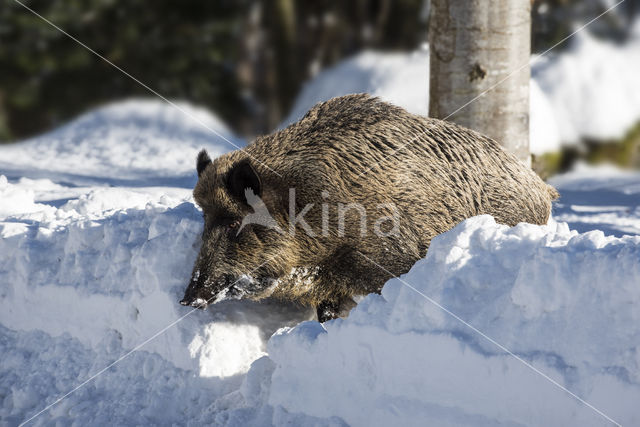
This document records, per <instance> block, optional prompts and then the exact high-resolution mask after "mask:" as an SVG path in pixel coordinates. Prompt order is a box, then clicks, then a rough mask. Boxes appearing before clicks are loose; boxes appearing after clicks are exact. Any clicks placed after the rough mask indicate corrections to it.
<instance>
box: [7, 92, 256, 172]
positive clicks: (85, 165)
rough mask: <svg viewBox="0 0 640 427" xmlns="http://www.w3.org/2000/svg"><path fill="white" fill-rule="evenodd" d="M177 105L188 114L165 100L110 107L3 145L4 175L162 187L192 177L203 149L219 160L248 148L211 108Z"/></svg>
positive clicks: (120, 104)
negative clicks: (173, 179)
mask: <svg viewBox="0 0 640 427" xmlns="http://www.w3.org/2000/svg"><path fill="white" fill-rule="evenodd" d="M177 105H178V107H179V108H180V109H182V110H183V111H184V113H183V112H182V111H179V110H178V109H176V108H175V107H173V106H171V105H168V104H166V103H165V102H162V101H159V100H129V101H124V102H117V103H113V104H109V105H106V106H104V107H102V108H99V109H97V110H94V111H91V112H89V113H86V114H84V115H82V116H80V117H79V118H77V119H75V120H74V121H72V122H71V123H69V124H67V125H65V126H62V127H60V128H59V129H57V130H55V131H53V132H49V133H47V134H45V135H42V136H39V137H35V138H32V139H30V140H27V141H24V142H21V143H17V144H11V145H5V146H1V147H0V172H2V173H3V174H5V175H8V176H9V177H18V176H24V174H25V173H26V174H29V176H31V177H35V178H38V177H43V176H46V177H51V176H52V174H51V173H52V172H58V173H60V174H62V175H63V176H64V178H65V179H67V180H69V179H71V180H74V181H78V178H79V177H84V178H85V181H86V182H91V183H93V182H95V178H105V177H109V178H111V181H109V182H110V183H112V184H119V183H121V182H122V181H126V180H131V179H138V180H139V179H141V178H147V179H148V180H149V181H151V180H150V179H149V178H151V177H154V178H155V179H156V180H155V183H156V184H157V182H159V181H158V179H161V178H167V177H175V176H186V175H192V174H193V170H194V164H195V160H194V159H195V157H196V155H197V152H198V150H200V149H201V148H207V149H208V150H209V152H210V154H211V155H212V156H217V155H220V154H222V153H224V152H227V151H230V150H233V149H236V148H237V147H241V146H243V145H244V142H243V141H242V140H240V139H239V138H237V137H236V136H234V135H233V134H232V133H231V132H230V131H229V129H228V128H227V127H226V126H225V125H224V124H223V123H222V121H220V119H218V118H217V117H215V116H214V115H212V114H211V113H209V112H207V111H206V110H203V109H199V108H196V107H192V106H189V105H187V104H177ZM185 113H186V114H185ZM212 130H213V131H212ZM214 131H215V133H214ZM225 139H226V140H225Z"/></svg>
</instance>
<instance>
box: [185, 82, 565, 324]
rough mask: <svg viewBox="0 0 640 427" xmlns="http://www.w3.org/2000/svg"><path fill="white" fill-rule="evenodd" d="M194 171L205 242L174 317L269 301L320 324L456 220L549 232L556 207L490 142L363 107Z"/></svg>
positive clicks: (407, 264) (312, 119)
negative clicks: (302, 310)
mask: <svg viewBox="0 0 640 427" xmlns="http://www.w3.org/2000/svg"><path fill="white" fill-rule="evenodd" d="M197 171H198V183H197V184H196V186H195V189H194V191H193V195H194V198H195V201H196V202H197V203H198V205H199V206H200V207H201V208H202V211H203V214H204V231H203V234H202V247H201V249H200V254H199V255H198V258H197V260H196V263H195V266H194V269H193V274H192V278H191V281H190V283H189V285H188V287H187V290H186V292H185V296H184V299H183V300H182V301H181V303H182V304H183V305H190V306H194V307H199V308H205V307H206V306H207V305H208V304H210V303H214V302H218V301H221V300H223V299H228V298H251V299H261V298H264V297H267V296H273V297H277V298H282V299H286V300H292V301H298V302H300V303H302V304H310V305H313V306H315V307H316V309H317V313H318V319H319V320H320V321H324V320H327V319H330V318H333V317H336V316H340V315H344V314H345V313H346V311H347V310H348V309H349V308H350V307H352V306H353V305H354V302H353V297H354V296H358V295H366V294H368V293H371V292H380V289H381V288H382V285H383V284H384V283H385V282H386V281H387V280H388V279H389V278H390V277H392V275H393V276H395V275H400V274H402V273H405V272H407V271H408V270H409V269H410V268H411V266H412V265H413V264H414V263H415V262H416V261H417V260H418V259H420V258H422V257H424V256H425V254H426V252H427V249H428V247H429V242H430V241H431V239H432V238H433V237H434V236H436V235H438V234H440V233H443V232H445V231H447V230H449V229H451V228H452V227H453V226H455V225H456V224H458V223H459V222H461V221H462V220H464V219H466V218H469V217H472V216H475V215H480V214H490V215H493V216H494V217H495V218H496V221H498V222H500V223H503V224H508V225H515V224H517V223H519V222H529V223H533V224H545V223H546V222H547V220H548V218H549V215H550V211H551V202H552V200H553V199H555V198H556V197H557V196H558V193H557V192H556V191H555V189H553V188H552V187H550V186H548V185H547V184H545V183H544V182H543V181H542V180H541V179H540V178H539V177H538V176H537V175H536V174H535V173H534V172H533V171H532V170H531V169H530V168H529V167H528V166H526V165H524V164H522V163H521V162H519V161H518V160H517V159H516V158H515V157H514V156H512V155H511V154H509V153H507V152H505V151H504V150H503V149H502V148H501V147H500V145H499V144H498V143H497V142H495V141H493V140H492V139H490V138H488V137H486V136H483V135H481V134H479V133H477V132H474V131H472V130H469V129H465V128H463V127H460V126H457V125H455V124H453V123H449V122H446V121H441V120H436V119H431V118H426V117H421V116H417V115H413V114H410V113H408V112H407V111H405V110H403V109H402V108H399V107H397V106H394V105H391V104H388V103H385V102H382V101H380V100H378V99H377V98H373V97H371V96H369V95H366V94H359V95H348V96H343V97H339V98H334V99H331V100H329V101H327V102H322V103H319V104H317V105H316V106H315V107H313V108H312V109H311V110H310V111H309V112H308V113H307V114H306V115H305V116H304V117H303V118H302V119H301V120H300V121H299V122H297V123H295V124H293V125H291V126H289V127H287V128H286V129H284V130H280V131H277V132H274V133H273V134H271V135H267V136H262V137H258V138H257V139H256V140H255V141H254V142H252V143H251V144H249V145H248V146H247V147H246V148H245V149H243V150H238V151H234V152H230V153H227V154H225V155H222V156H220V157H218V158H216V159H215V160H213V161H212V160H211V159H210V158H209V156H208V155H207V153H206V152H205V151H202V152H201V153H200V154H199V155H198V159H197ZM373 263H376V264H378V265H379V266H380V267H382V268H383V269H381V268H379V267H378V266H376V265H374V264H373Z"/></svg>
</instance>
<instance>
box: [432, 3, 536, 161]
mask: <svg viewBox="0 0 640 427" xmlns="http://www.w3.org/2000/svg"><path fill="white" fill-rule="evenodd" d="M530 9H531V2H530V0H495V1H492V2H486V1H484V0H432V5H431V18H430V21H429V44H430V52H431V54H430V74H429V75H430V78H429V80H430V82H429V115H430V116H431V117H436V118H440V119H447V120H451V121H453V122H455V123H457V124H460V125H462V126H465V127H468V128H470V129H474V130H476V131H478V132H480V133H483V134H485V135H487V136H489V137H491V138H493V139H495V140H496V141H498V142H499V143H500V144H502V146H503V147H505V148H506V149H507V150H508V151H510V152H511V153H513V154H515V155H516V156H517V157H518V158H519V159H520V160H521V161H523V162H525V163H527V164H530V156H529V77H530V68H529V65H528V61H529V55H530V50H531V47H530V43H531V41H530V35H531V10H530ZM525 64H526V65H525ZM494 85H495V87H494ZM487 90H488V92H486V93H484V94H483V92H485V91H487ZM476 97H478V98H477V99H475V98H476Z"/></svg>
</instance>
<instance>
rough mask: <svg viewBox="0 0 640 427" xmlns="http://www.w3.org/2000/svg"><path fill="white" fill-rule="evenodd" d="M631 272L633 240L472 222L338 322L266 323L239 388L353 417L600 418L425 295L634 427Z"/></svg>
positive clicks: (526, 421) (638, 245) (636, 330)
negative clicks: (267, 331) (275, 326)
mask: <svg viewBox="0 0 640 427" xmlns="http://www.w3.org/2000/svg"><path fill="white" fill-rule="evenodd" d="M372 268H376V267H373V266H372ZM639 277H640V237H629V236H628V237H624V238H615V237H605V236H604V235H603V233H602V232H599V231H593V232H589V233H585V234H578V233H577V232H575V231H569V229H568V227H567V226H566V224H551V225H549V226H534V225H529V224H520V225H518V226H516V227H513V228H509V227H506V226H503V225H497V224H496V223H495V222H494V220H493V218H491V217H489V216H480V217H476V218H472V219H469V220H467V221H465V222H463V223H461V224H460V225H459V226H457V227H456V228H454V229H453V230H451V231H449V232H448V233H445V234H443V235H441V236H438V237H437V238H435V239H434V240H433V242H432V243H431V247H430V248H429V253H428V254H427V256H426V257H425V258H424V259H423V260H421V261H419V262H418V263H416V265H415V266H414V267H413V268H412V269H411V271H410V272H409V273H407V274H406V275H404V276H403V277H401V278H400V279H392V280H390V281H389V282H387V284H386V285H385V286H384V288H383V290H382V295H369V296H368V297H366V298H365V299H364V300H363V301H362V302H360V303H359V304H358V306H357V307H356V308H354V309H353V310H352V312H351V314H350V315H349V317H348V318H346V319H338V320H334V321H330V322H327V323H325V324H323V325H321V324H319V323H317V322H305V323H302V324H300V325H298V326H296V327H295V328H286V329H283V330H281V331H279V332H278V333H277V334H276V335H274V336H273V337H272V338H271V340H270V341H269V346H268V353H269V356H268V359H265V360H263V361H260V363H258V362H256V363H254V368H253V369H252V370H251V371H250V372H249V374H248V377H247V379H246V380H245V387H244V389H243V390H244V393H245V395H246V399H247V400H248V401H251V402H253V403H254V404H255V403H256V401H257V402H259V403H261V404H263V405H269V406H272V407H276V408H277V407H280V408H281V409H283V410H284V411H286V412H289V413H300V414H305V415H310V416H314V417H320V418H328V417H338V418H339V419H341V420H343V421H345V422H346V423H348V424H349V425H354V426H368V425H425V424H433V425H605V424H607V419H606V418H604V417H603V416H602V415H600V414H598V413H597V412H595V411H594V410H593V409H591V408H589V407H587V406H585V405H584V404H582V403H580V402H579V401H578V400H577V399H575V398H573V397H572V396H570V395H569V394H568V393H567V392H565V391H563V390H561V389H559V388H558V387H556V386H555V385H554V384H552V383H551V382H550V381H548V380H547V379H545V378H543V377H542V376H541V375H539V374H538V373H537V372H534V370H533V369H531V368H529V367H527V366H525V365H524V364H523V363H521V362H520V361H518V360H517V359H516V358H514V357H513V356H511V355H509V354H507V353H506V352H505V351H503V349H501V348H499V347H498V346H496V345H495V344H494V343H492V342H491V341H489V340H488V339H487V338H485V337H483V336H482V335H480V334H479V333H477V332H476V331H474V330H473V329H471V328H470V327H469V326H467V325H465V324H464V323H462V322H461V321H460V320H458V319H456V318H454V317H453V316H452V315H451V314H449V313H447V312H445V311H444V310H443V309H441V308H440V307H437V306H436V305H435V304H434V302H433V301H435V302H437V304H440V305H441V306H443V307H445V308H446V309H447V310H450V312H451V313H454V314H455V315H456V316H459V317H460V318H461V319H463V320H464V321H465V322H467V323H468V324H469V325H472V326H473V328H477V330H479V331H481V332H482V333H483V334H486V336H488V337H490V338H491V339H493V340H495V341H496V342H497V343H499V344H501V345H503V346H505V347H506V348H507V349H509V350H510V351H512V352H513V353H514V354H516V355H517V356H518V357H520V358H522V359H523V360H525V361H527V362H528V363H530V364H531V365H532V366H533V367H534V368H535V369H537V370H539V371H541V372H543V373H545V375H548V376H549V377H550V378H552V379H553V380H554V381H557V382H558V383H559V384H561V385H563V386H564V387H566V388H567V389H569V390H571V391H572V392H574V393H576V394H577V395H578V396H580V397H581V398H583V399H585V400H586V401H587V402H589V403H590V404H591V405H593V406H594V407H595V408H598V410H600V411H602V412H603V413H604V414H606V415H607V416H609V417H611V418H612V419H614V420H615V421H617V422H621V423H622V424H623V425H637V424H638V423H640V409H639V408H638V405H637V402H638V401H640V348H639V346H638V345H639V344H638V343H640V314H639V313H638V310H637V307H638V305H639V304H640V282H639V280H638V278H639ZM430 299H432V301H431V300H430ZM255 382H257V383H259V384H261V387H258V386H256V385H255V384H254V383H255Z"/></svg>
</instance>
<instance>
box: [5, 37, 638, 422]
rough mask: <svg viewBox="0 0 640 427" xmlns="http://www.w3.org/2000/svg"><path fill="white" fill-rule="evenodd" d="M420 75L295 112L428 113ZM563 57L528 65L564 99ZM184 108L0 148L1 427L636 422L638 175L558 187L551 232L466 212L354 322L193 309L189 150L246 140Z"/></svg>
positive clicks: (368, 83)
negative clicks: (384, 104)
mask: <svg viewBox="0 0 640 427" xmlns="http://www.w3.org/2000/svg"><path fill="white" fill-rule="evenodd" d="M576 49H579V45H578V48H576ZM616 49H623V48H616ZM574 53H575V52H574ZM572 54H573V53H572ZM381 58H382V59H381ZM567 58H570V57H569V56H567ZM383 59H384V60H383ZM574 59H575V58H574ZM575 60H576V61H577V59H575ZM554 61H555V62H554ZM563 61H564V62H563ZM423 62H424V54H421V53H418V54H413V55H410V56H403V55H396V56H384V57H383V56H380V55H377V54H371V53H369V54H363V55H362V56H360V57H357V58H354V59H353V60H351V61H347V62H346V63H345V64H343V65H341V66H338V67H336V68H335V69H334V71H335V70H340V69H341V68H340V67H345V68H344V70H343V71H341V72H340V73H338V74H337V75H339V76H342V78H341V79H340V82H341V83H342V84H344V86H335V85H336V84H337V83H335V82H333V83H332V80H331V79H333V77H331V72H327V73H326V74H322V75H321V76H320V77H319V78H318V79H317V81H316V82H315V83H311V84H310V85H309V86H307V88H306V89H305V91H304V92H303V93H302V95H301V97H300V101H299V105H298V107H297V108H298V109H304V108H306V107H303V105H304V102H311V103H312V100H311V98H310V96H311V94H313V96H318V97H319V98H318V99H326V98H329V97H330V96H333V95H338V94H341V93H346V92H351V91H363V90H368V91H370V92H373V93H376V94H378V95H381V96H383V98H386V99H391V100H392V101H394V102H396V103H399V104H400V105H403V106H405V107H407V108H409V109H410V110H412V111H414V112H421V110H420V108H422V107H421V106H424V105H426V101H425V99H424V96H426V89H425V90H424V91H420V90H417V89H416V86H414V85H413V82H414V81H422V79H423V77H424V72H425V70H426V67H425V66H424V63H423ZM602 62H603V67H604V66H606V65H605V64H604V63H605V62H606V61H602ZM362 64H368V65H366V67H365V66H363V65H362ZM554 64H555V65H554ZM562 64H565V65H562ZM567 64H568V65H567ZM571 64H577V63H576V62H571V59H566V60H561V59H554V60H553V61H550V62H549V63H548V64H545V66H544V67H542V68H540V70H539V73H542V74H544V73H546V72H549V73H551V72H552V71H549V70H555V71H553V72H554V73H557V74H558V78H557V82H559V83H557V84H558V85H561V82H562V77H561V76H562V73H564V72H565V71H563V70H567V69H569V68H570V67H571V66H573V65H571ZM349 67H351V68H349ZM367 67H368V68H367ZM554 67H556V68H554ZM357 69H362V70H365V71H362V73H360V74H358V73H357ZM367 70H369V71H367ZM398 70H401V73H398ZM583 71H584V70H581V72H583ZM566 72H568V71H566ZM584 72H587V71H584ZM351 73H355V74H353V76H352V77H349V79H351V80H349V79H347V77H345V76H347V75H351ZM587 73H588V72H587ZM596 74H598V73H596ZM363 76H369V77H366V78H365V77H363ZM330 77H331V78H330ZM323 79H324V80H323ZM585 79H586V77H585ZM552 80H553V79H550V81H552ZM323 81H324V83H323ZM553 81H556V80H553ZM553 81H552V83H553ZM585 81H586V80H585ZM363 82H364V83H363ZM625 84H629V85H630V84H631V83H629V82H627V83H625ZM633 84H636V83H635V82H633ZM314 85H315V86H314ZM358 85H359V86H358ZM314 87H315V88H316V89H315V92H314V91H312V90H311V89H309V88H314ZM336 87H337V89H336ZM536 87H538V86H534V88H536ZM538 89H539V87H538ZM558 90H559V89H558ZM593 90H594V92H593V93H590V94H587V95H584V96H585V97H586V96H593V97H596V98H597V97H598V96H600V95H598V93H599V92H596V91H595V89H593ZM629 91H631V90H629ZM552 92H553V91H552ZM545 93H547V92H545ZM553 93H555V92H553ZM575 94H579V95H580V96H582V92H581V91H576V92H575V93H574V95H575ZM547 95H548V93H547ZM574 95H571V94H570V93H564V94H563V95H562V96H561V95H558V98H557V100H558V101H557V102H560V101H559V100H560V99H561V97H564V96H566V97H571V96H574ZM575 96H578V95H575ZM394 97H395V98H394ZM545 99H546V100H547V105H556V104H555V102H556V101H554V97H553V96H551V95H548V97H547V98H545ZM581 99H582V100H583V101H584V99H588V98H584V99H583V98H581ZM620 102H623V101H620ZM624 102H626V101H624ZM629 102H630V103H629V105H631V101H629ZM566 103H567V105H569V104H570V105H578V104H579V102H578V101H575V100H573V101H571V102H569V101H566ZM595 104H596V106H594V108H596V109H597V108H599V107H597V105H598V102H596V103H595ZM181 108H183V109H185V110H186V111H187V112H188V113H189V114H191V115H193V116H194V117H195V119H190V118H188V117H185V116H184V115H182V113H180V112H178V111H176V110H175V109H174V108H173V107H171V106H168V105H166V104H162V103H160V102H159V101H128V102H124V103H118V104H113V105H110V106H106V107H104V108H102V109H99V110H96V111H93V112H90V113H88V114H86V115H84V116H82V117H80V118H78V119H77V120H75V121H73V122H71V123H70V124H68V125H66V126H64V127H62V128H60V129H57V130H55V131H53V132H51V133H48V134H45V135H43V136H41V137H38V138H34V139H32V140H29V141H25V142H22V143H19V144H15V145H10V146H0V361H1V362H0V425H2V426H4V425H10V426H12V425H18V424H20V423H21V422H24V421H27V420H29V424H34V425H55V424H59V425H68V424H72V423H76V424H77V425H89V424H91V425H143V424H144V425H146V424H157V425H169V424H174V425H201V424H216V425H229V426H247V425H254V426H263V425H265V426H266V425H272V424H275V425H285V424H286V425H317V426H330V425H331V426H341V425H346V424H349V425H367V426H369V425H425V424H427V425H429V424H431V425H452V426H460V425H474V426H476V425H580V426H582V425H608V424H610V423H611V421H610V420H609V419H608V418H607V417H609V418H610V419H612V420H615V422H619V423H622V424H623V425H639V424H640V407H639V406H638V404H637V402H639V401H640V310H639V308H638V307H639V306H640V237H638V235H640V174H639V173H631V172H621V171H618V170H615V169H613V168H606V167H601V168H592V167H586V166H581V167H580V168H578V169H576V170H575V171H573V172H571V173H569V174H566V175H563V176H558V177H555V178H554V180H553V182H552V183H553V184H554V185H556V186H557V187H558V188H559V190H560V193H561V195H562V197H561V199H560V200H559V201H558V202H557V203H556V204H555V205H554V219H555V220H554V221H551V222H550V224H548V225H547V226H533V225H525V224H522V225H519V226H517V227H513V228H508V227H505V226H502V225H497V224H495V222H494V221H493V219H492V218H491V217H477V218H472V219H469V220H467V221H465V222H463V223H461V224H460V225H459V226H457V227H456V228H454V229H453V230H451V231H450V232H448V233H445V234H443V235H441V236H439V237H437V238H436V239H434V240H433V242H432V246H431V248H430V249H429V253H428V254H427V256H426V257H425V258H424V259H423V260H421V261H419V262H418V263H417V264H416V265H415V266H414V267H413V269H412V270H411V271H410V272H409V273H407V274H406V275H404V276H403V277H402V278H400V279H394V280H391V281H389V282H388V283H387V284H386V285H385V287H384V289H383V292H382V295H370V296H368V297H366V298H364V299H363V300H362V301H361V302H360V303H359V305H358V306H357V307H356V308H355V309H354V310H353V311H352V313H351V314H350V316H349V317H348V318H346V319H338V320H334V321H330V322H327V323H325V324H323V325H321V324H319V323H317V322H315V321H308V320H309V319H311V318H312V316H313V312H312V310H309V309H304V308H300V307H296V306H290V305H286V304H282V303H279V302H276V301H265V302H262V303H255V302H237V301H235V302H225V303H222V304H218V305H215V306H213V307H211V308H209V309H208V310H207V311H204V312H203V311H199V310H197V311H193V310H192V309H191V308H187V307H182V306H181V305H179V304H178V300H179V299H180V298H181V297H182V293H183V291H184V287H185V285H186V283H187V281H188V278H189V275H190V272H191V266H192V265H193V261H194V259H195V256H196V252H197V249H198V245H199V238H200V237H199V236H200V232H201V227H202V220H201V212H200V211H199V210H198V209H197V208H196V207H195V206H194V204H193V199H192V197H191V194H190V193H191V188H192V187H193V185H194V183H195V180H196V177H195V171H194V163H195V156H196V153H197V151H198V150H199V149H200V148H201V147H206V148H207V149H208V150H209V152H210V153H211V154H213V155H216V154H220V153H223V152H226V151H229V150H231V149H233V148H234V145H242V144H244V142H243V141H241V140H240V139H239V138H237V137H235V136H234V135H233V134H232V133H231V132H230V131H229V130H228V129H227V128H226V127H225V126H224V124H223V123H222V122H221V121H220V120H219V119H217V118H216V117H215V116H213V115H211V114H210V113H207V112H206V111H202V110H199V109H195V108H193V107H190V106H187V105H181ZM553 108H554V109H553V110H549V111H552V112H551V113H549V114H551V116H553V115H554V114H555V113H554V112H555V111H556V110H555V108H556V107H555V106H554V107H553ZM549 111H547V112H549ZM567 111H568V113H567V114H569V115H571V117H572V118H573V119H574V120H575V121H574V122H572V123H574V124H575V125H576V126H577V128H579V129H583V128H584V126H582V125H580V122H579V120H582V119H584V117H577V118H576V117H574V116H575V115H578V113H579V112H576V111H573V110H571V109H567ZM580 111H582V110H580ZM585 111H586V110H585ZM594 111H596V110H594ZM602 113H607V114H609V113H608V112H607V111H606V109H605V108H604V107H603V110H602ZM297 114H299V113H298V112H296V111H294V112H293V113H292V116H291V117H295V116H296V115H297ZM594 114H595V113H594ZM598 114H599V113H598ZM639 116H640V115H639ZM534 117H535V111H534ZM636 117H638V116H636ZM534 122H535V120H534ZM203 124H204V125H205V126H207V127H209V128H212V129H214V130H215V131H216V132H217V133H218V134H220V135H222V136H223V137H224V138H226V139H228V140H229V141H231V143H229V142H227V141H225V140H224V139H223V138H222V137H220V136H217V135H215V134H213V133H211V132H210V131H209V130H207V129H203V126H202V125H203ZM622 124H623V123H622V122H620V123H618V127H621V126H622ZM594 126H595V125H594ZM603 129H604V127H603ZM556 131H557V132H558V135H560V134H562V132H564V131H561V130H556ZM563 135H564V134H563ZM623 235H628V236H623ZM629 235H631V236H629ZM634 235H635V236H634ZM372 268H376V267H374V266H372ZM436 304H438V305H441V307H438V306H437V305H436ZM443 308H446V309H447V310H448V311H445V310H444V309H443ZM634 325H635V326H634ZM283 327H287V328H285V329H281V328H283ZM274 333H275V335H274ZM508 352H513V354H508ZM542 374H544V375H545V376H547V377H548V378H545V377H543V375H542ZM550 380H553V381H555V382H556V384H554V383H552V382H551V381H550ZM559 386H562V387H565V388H566V389H567V390H570V391H571V392H572V393H575V395H576V396H577V397H579V398H580V399H584V401H586V402H588V404H589V405H592V406H593V407H589V406H588V405H586V404H585V403H584V402H581V401H579V400H578V399H577V398H576V396H572V395H570V394H569V393H568V392H567V391H565V390H562V389H561V388H560V387H559ZM78 387H79V388H78ZM69 392H72V393H71V394H69V395H68V396H66V397H65V395H66V394H67V393H69ZM63 397H64V398H63ZM60 398H63V399H62V400H60V401H59V402H58V399H60ZM54 403H55V405H53V406H52V407H50V408H48V409H47V410H45V411H43V412H41V411H42V410H43V409H45V408H47V407H48V406H49V405H51V404H54ZM34 416H35V417H34Z"/></svg>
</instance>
